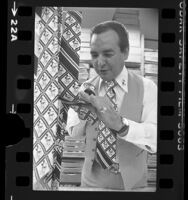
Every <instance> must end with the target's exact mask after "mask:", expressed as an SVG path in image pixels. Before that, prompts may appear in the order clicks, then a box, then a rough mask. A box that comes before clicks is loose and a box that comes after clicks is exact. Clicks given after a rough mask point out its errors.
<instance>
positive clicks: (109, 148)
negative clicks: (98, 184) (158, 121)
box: [96, 80, 119, 173]
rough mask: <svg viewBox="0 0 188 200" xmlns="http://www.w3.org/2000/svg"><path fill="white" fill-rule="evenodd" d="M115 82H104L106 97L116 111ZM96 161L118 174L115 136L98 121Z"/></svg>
mask: <svg viewBox="0 0 188 200" xmlns="http://www.w3.org/2000/svg"><path fill="white" fill-rule="evenodd" d="M116 85H117V82H116V81H115V80H114V81H110V82H106V97H108V98H109V100H110V102H111V103H112V105H113V107H114V109H115V110H116V111H117V104H116V103H115V101H116V95H115V91H114V87H115V86H116ZM96 153H97V160H98V162H99V163H100V164H101V166H102V167H103V168H104V169H106V168H107V169H109V170H110V171H112V172H115V173H116V172H118V170H119V164H118V163H117V162H116V134H113V132H112V131H110V130H109V129H108V128H106V127H105V125H104V123H103V122H102V121H99V134H98V137H97V148H96Z"/></svg>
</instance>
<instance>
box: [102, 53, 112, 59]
mask: <svg viewBox="0 0 188 200" xmlns="http://www.w3.org/2000/svg"><path fill="white" fill-rule="evenodd" d="M104 56H105V57H107V58H110V57H112V56H113V54H111V53H106V54H104Z"/></svg>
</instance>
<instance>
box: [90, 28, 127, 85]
mask: <svg viewBox="0 0 188 200" xmlns="http://www.w3.org/2000/svg"><path fill="white" fill-rule="evenodd" d="M91 57H92V64H93V66H94V68H95V70H96V72H97V74H99V76H100V77H101V78H102V79H103V80H105V81H110V80H112V79H114V78H116V77H117V76H118V75H119V74H120V72H121V71H122V69H123V66H124V60H126V59H127V57H128V50H127V51H125V52H121V50H120V47H119V37H118V35H117V33H116V32H115V31H113V30H108V31H106V32H103V33H101V34H93V35H92V38H91Z"/></svg>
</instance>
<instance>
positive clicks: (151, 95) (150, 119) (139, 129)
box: [66, 67, 157, 153]
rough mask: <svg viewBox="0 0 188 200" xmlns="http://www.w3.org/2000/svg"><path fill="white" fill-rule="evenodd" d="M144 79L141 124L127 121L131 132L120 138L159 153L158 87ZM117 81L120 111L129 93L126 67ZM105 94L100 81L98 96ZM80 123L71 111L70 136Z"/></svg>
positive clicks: (117, 97) (69, 120) (69, 121)
mask: <svg viewBox="0 0 188 200" xmlns="http://www.w3.org/2000/svg"><path fill="white" fill-rule="evenodd" d="M142 79H143V83H144V95H143V112H142V116H141V122H140V123H138V122H135V121H132V120H130V119H127V120H128V122H129V131H128V133H127V134H126V135H125V136H120V135H118V137H121V138H122V139H125V140H126V141H128V142H130V143H133V144H135V145H136V146H138V147H140V148H142V149H144V150H146V151H149V152H151V153H155V152H156V151H157V86H156V84H155V83H154V82H153V81H151V80H149V79H146V78H144V77H142ZM116 81H117V83H118V85H117V86H116V87H115V88H114V91H115V93H116V104H117V106H118V109H119V108H120V107H121V104H122V101H123V97H124V94H125V92H127V93H128V92H129V91H128V70H127V68H126V67H124V68H123V70H122V71H121V73H120V74H119V75H118V76H117V77H116ZM105 93H106V91H105V87H104V81H103V80H102V79H100V81H99V88H98V94H99V96H104V95H105ZM125 106H126V105H125ZM79 123H80V119H79V118H78V115H77V113H76V112H75V111H74V110H73V109H69V111H68V120H67V126H66V128H67V131H68V132H69V134H70V135H72V131H71V130H72V129H71V128H72V127H74V126H75V125H77V124H79ZM72 136H73V135H72Z"/></svg>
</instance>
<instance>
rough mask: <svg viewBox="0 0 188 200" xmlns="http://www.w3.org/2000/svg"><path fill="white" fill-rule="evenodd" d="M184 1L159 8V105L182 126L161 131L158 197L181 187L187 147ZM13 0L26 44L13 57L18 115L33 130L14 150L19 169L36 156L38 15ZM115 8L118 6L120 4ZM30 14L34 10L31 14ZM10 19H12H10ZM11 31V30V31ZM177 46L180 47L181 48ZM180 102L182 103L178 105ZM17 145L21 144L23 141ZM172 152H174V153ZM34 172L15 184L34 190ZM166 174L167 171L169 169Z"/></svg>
mask: <svg viewBox="0 0 188 200" xmlns="http://www.w3.org/2000/svg"><path fill="white" fill-rule="evenodd" d="M14 2H16V4H15V7H14ZM182 2H183V1H180V2H178V1H177V7H175V8H173V6H172V7H171V8H168V7H164V8H162V9H161V8H158V9H159V29H160V30H159V43H160V44H159V68H158V69H159V78H158V83H159V85H158V86H159V89H158V96H159V97H160V99H159V100H160V101H159V104H160V102H161V104H160V106H158V115H160V116H159V117H162V119H163V120H167V124H168V123H172V122H177V124H178V126H177V127H173V128H172V129H169V128H168V127H166V126H165V125H164V124H163V128H162V129H160V130H158V133H159V135H158V141H159V143H160V144H159V146H158V149H159V151H158V153H157V168H158V169H157V191H156V192H154V193H151V194H148V196H150V195H151V196H157V195H156V194H157V193H159V192H160V191H161V192H164V193H163V194H165V189H166V192H169V191H171V189H173V188H174V187H175V186H177V185H176V183H175V182H174V179H173V178H175V177H173V167H174V166H175V163H177V162H178V159H179V161H180V162H182V161H183V150H184V142H183V140H184V114H183V112H184V110H183V108H184V96H185V94H184V92H185V89H184V87H185V86H184V78H185V77H184V74H183V73H184V72H185V69H184V68H183V66H184V64H185V63H184V62H185V61H184V59H185V58H183V57H184V55H185V53H184V44H183V39H184V38H183V37H184V36H183V34H182V32H181V31H180V30H181V29H182V31H183V26H181V23H184V22H182V21H181V17H182V16H181V15H182V14H181V12H183V9H184V7H183V5H184V3H182ZM12 3H13V7H12V4H11V3H10V2H9V6H8V12H9V14H10V12H11V11H12V13H13V12H16V14H15V16H13V20H14V21H13V22H12V26H11V28H13V32H15V28H16V27H17V26H16V25H18V27H17V28H19V29H20V30H19V29H18V34H17V40H18V41H17V43H19V44H17V45H18V49H20V48H23V47H25V49H24V52H21V53H20V52H19V51H18V52H17V53H16V55H15V56H14V59H13V60H14V62H15V61H16V62H17V66H18V68H19V69H17V70H18V71H19V73H16V74H18V76H17V78H16V81H17V82H16V85H15V86H16V87H15V90H18V92H17V94H16V95H15V96H16V97H17V99H15V101H17V102H18V103H17V104H16V112H17V113H18V114H20V115H21V116H22V117H24V116H28V119H27V120H26V121H25V124H26V126H27V127H28V128H27V133H29V132H30V134H28V135H30V136H29V137H28V135H27V136H26V137H25V139H23V140H24V141H21V142H25V143H24V146H25V145H26V146H27V149H26V148H25V147H22V148H20V147H18V149H19V151H17V152H16V153H14V155H15V158H14V161H15V160H16V163H17V164H16V165H17V167H18V168H19V167H22V166H28V165H30V164H31V163H30V162H32V161H31V157H32V156H31V154H30V152H29V151H28V150H29V149H30V148H29V147H31V146H32V143H31V144H30V142H31V141H30V140H31V133H32V130H31V129H32V127H30V122H29V120H31V119H32V116H30V115H32V109H31V107H32V106H31V105H32V101H31V100H32V98H30V97H32V94H31V93H32V92H33V91H32V84H31V83H32V79H33V77H32V75H33V73H34V72H33V73H31V72H32V70H31V69H27V68H31V67H32V66H33V62H34V61H33V52H32V51H31V50H32V49H34V46H33V45H34V40H33V38H34V34H33V26H34V23H33V18H34V16H33V15H34V8H35V5H33V3H31V4H30V5H29V4H28V5H27V4H26V3H22V2H21V3H20V2H18V1H12ZM16 6H18V7H16ZM37 6H39V5H37ZM43 6H44V4H43ZM62 6H63V5H62ZM65 6H66V5H65ZM89 6H90V7H92V6H91V5H89ZM123 6H124V7H126V5H123ZM178 6H179V7H178ZM84 7H87V6H84ZM114 7H117V5H116V6H114ZM151 7H152V8H153V6H151ZM14 8H15V9H14ZM154 8H155V7H154ZM12 9H13V10H12ZM16 9H17V11H16ZM10 10H11V11H10ZM26 10H27V11H26ZM24 13H25V14H24ZM28 13H30V15H29V14H28ZM9 20H10V18H9ZM16 20H18V21H17V22H19V24H17V22H16ZM177 20H179V23H178V24H179V26H178V30H176V31H175V32H174V24H173V23H174V22H175V23H176V24H177ZM182 20H183V17H182ZM184 20H185V19H184ZM27 21H31V22H32V24H33V26H31V24H30V25H29V24H27ZM165 23H169V24H168V26H167V27H166V30H161V26H162V27H165ZM161 24H162V25H161ZM163 31H164V32H163ZM7 32H9V30H8V31H7ZM13 38H14V36H13ZM184 42H185V41H184ZM12 45H13V44H12ZM17 45H15V47H13V49H15V48H16V47H17ZM28 45H29V46H28ZM176 45H177V46H178V48H177V46H176ZM10 46H11V45H10V44H9V45H8V48H11V47H10ZM31 47H32V48H31ZM168 48H171V49H173V50H174V51H170V52H165V50H167V49H168ZM12 51H13V52H14V50H12ZM25 52H27V53H25ZM14 53H15V52H14ZM177 55H178V58H177ZM15 58H16V60H15ZM28 58H29V61H28ZM166 63H168V64H167V65H166ZM25 65H28V67H25ZM168 65H169V66H168ZM23 66H24V67H25V68H24V67H23ZM175 66H178V75H177V69H176V68H175ZM20 71H21V73H20ZM168 73H172V77H171V79H170V80H168V81H166V75H167V74H168ZM168 78H169V77H168ZM174 80H178V83H176V81H175V82H174ZM7 86H8V83H7ZM7 88H9V87H7ZM11 88H12V87H11ZM29 93H30V94H29ZM21 97H22V98H21ZM177 97H178V98H177ZM173 99H175V100H177V99H178V102H174V101H173ZM180 102H181V103H180ZM174 103H175V104H174ZM176 103H178V105H177V104H176ZM169 104H170V105H169ZM180 104H182V105H180ZM9 107H10V106H9ZM182 107H183V108H182ZM12 114H13V113H12ZM176 115H177V116H178V117H177V118H178V119H176V120H174V116H176ZM24 119H25V117H24ZM158 119H159V118H158ZM160 120H161V119H160ZM31 121H32V120H31ZM159 128H160V127H158V129H159ZM177 132H178V136H177V134H176V133H177ZM167 135H168V136H167ZM176 140H177V141H176ZM177 144H178V146H177ZM166 145H167V146H168V147H170V146H171V145H173V146H172V147H170V149H169V150H168V152H166V150H165V146H166ZM17 146H19V144H18V145H17ZM174 146H176V147H177V148H179V151H176V152H175V153H176V155H175V154H173V153H174V151H175V149H174ZM13 148H14V147H13ZM15 148H16V147H15ZM31 149H32V147H31ZM25 150H26V151H25ZM176 150H177V149H176ZM163 152H164V153H163ZM165 152H166V153H165ZM171 152H173V153H171ZM177 152H179V153H180V152H181V154H179V155H180V156H177ZM160 153H161V154H160ZM9 154H12V153H11V149H7V155H6V156H9ZM24 157H25V158H24ZM22 158H23V159H22ZM24 163H25V164H24ZM182 163H183V162H182ZM166 168H168V173H169V175H167V174H164V171H163V170H166ZM28 169H30V167H28ZM161 170H162V171H161ZM182 171H183V168H182ZM31 173H32V170H31V171H29V170H27V172H24V173H23V174H22V173H20V175H19V176H15V177H14V178H15V181H13V183H16V184H17V186H18V187H19V188H22V187H24V188H25V189H26V188H27V189H26V190H28V189H31V190H32V188H31V187H32V178H31V177H32V176H28V175H31ZM165 173H166V171H165ZM163 175H164V176H163ZM160 176H161V178H160ZM171 176H172V177H173V178H172V177H171ZM28 177H29V178H28ZM180 178H183V172H182V177H180ZM11 179H12V178H11ZM12 180H13V179H12ZM177 180H178V179H177ZM178 181H179V183H182V180H178ZM182 184H183V183H182ZM11 188H12V189H13V188H15V186H12V187H11ZM18 190H19V189H18ZM35 192H36V193H38V192H37V191H32V193H35ZM179 192H180V193H181V192H183V187H182V191H179ZM8 193H9V192H8ZM155 193H156V194H155ZM55 195H56V194H55ZM131 195H133V196H135V197H136V194H131ZM7 196H9V197H12V198H13V197H14V194H12V195H11V194H9V195H7ZM15 196H16V195H15ZM34 196H35V195H34ZM148 198H149V197H148ZM182 198H183V197H182Z"/></svg>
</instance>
